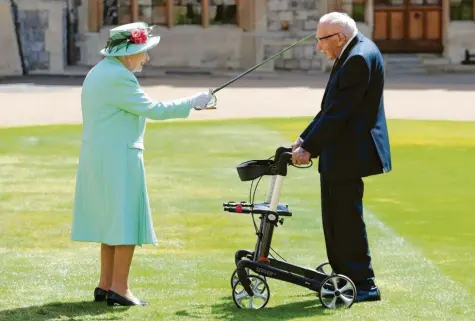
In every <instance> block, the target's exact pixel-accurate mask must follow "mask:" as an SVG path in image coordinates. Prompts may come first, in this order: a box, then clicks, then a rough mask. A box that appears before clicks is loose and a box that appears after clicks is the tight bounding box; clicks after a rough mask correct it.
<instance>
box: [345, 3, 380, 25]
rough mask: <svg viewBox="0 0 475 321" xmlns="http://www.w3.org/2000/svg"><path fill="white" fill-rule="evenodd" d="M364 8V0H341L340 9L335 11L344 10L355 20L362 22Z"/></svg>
mask: <svg viewBox="0 0 475 321" xmlns="http://www.w3.org/2000/svg"><path fill="white" fill-rule="evenodd" d="M376 2H377V0H376ZM365 9H366V1H365V0H343V1H342V3H341V9H340V10H337V11H342V12H346V13H347V14H348V15H349V16H351V17H352V18H353V19H354V20H355V21H356V22H364V21H365V20H364V14H365Z"/></svg>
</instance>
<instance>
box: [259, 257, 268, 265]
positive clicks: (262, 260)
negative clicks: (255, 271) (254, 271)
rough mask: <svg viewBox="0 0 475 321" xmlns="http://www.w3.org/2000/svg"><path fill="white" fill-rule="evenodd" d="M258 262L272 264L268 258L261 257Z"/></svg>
mask: <svg viewBox="0 0 475 321" xmlns="http://www.w3.org/2000/svg"><path fill="white" fill-rule="evenodd" d="M258 261H259V262H262V263H269V262H270V261H269V259H268V258H266V257H265V256H261V257H260V258H259V260H258Z"/></svg>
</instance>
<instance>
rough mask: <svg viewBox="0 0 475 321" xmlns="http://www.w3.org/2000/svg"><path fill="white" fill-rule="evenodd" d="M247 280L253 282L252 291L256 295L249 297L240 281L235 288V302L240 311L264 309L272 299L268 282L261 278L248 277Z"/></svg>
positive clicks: (255, 276)
mask: <svg viewBox="0 0 475 321" xmlns="http://www.w3.org/2000/svg"><path fill="white" fill-rule="evenodd" d="M247 278H248V279H249V281H251V289H252V292H253V293H254V295H253V296H249V294H247V292H246V290H244V286H243V285H242V284H241V281H238V282H237V283H236V284H234V286H233V301H234V303H235V304H236V306H237V307H238V308H240V309H256V310H257V309H262V308H264V307H265V306H266V305H267V303H268V302H269V299H270V290H269V286H268V285H267V282H266V281H265V280H264V279H263V278H262V277H260V276H257V275H248V276H247Z"/></svg>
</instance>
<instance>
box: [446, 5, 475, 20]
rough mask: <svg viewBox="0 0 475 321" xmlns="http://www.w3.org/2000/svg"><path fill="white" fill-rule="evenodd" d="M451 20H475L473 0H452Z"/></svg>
mask: <svg viewBox="0 0 475 321" xmlns="http://www.w3.org/2000/svg"><path fill="white" fill-rule="evenodd" d="M450 20H473V0H451V1H450Z"/></svg>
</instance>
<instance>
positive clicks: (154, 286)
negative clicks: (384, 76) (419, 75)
mask: <svg viewBox="0 0 475 321" xmlns="http://www.w3.org/2000/svg"><path fill="white" fill-rule="evenodd" d="M307 122H308V119H304V118H296V119H286V120H285V121H284V120H278V119H272V120H240V121H236V120H233V121H214V122H191V121H184V122H161V123H151V124H149V125H148V129H147V134H146V141H145V145H146V151H145V163H146V164H145V165H146V170H147V182H148V186H149V193H150V197H151V206H152V211H153V213H154V222H155V227H156V231H157V236H158V238H159V241H160V245H159V246H158V247H152V246H146V247H143V248H139V249H137V252H136V253H137V254H136V257H135V259H134V262H133V267H132V275H131V277H132V280H131V281H132V282H131V285H132V289H133V291H134V292H135V294H136V295H138V296H139V297H140V298H142V299H144V300H146V301H148V302H150V304H151V305H150V306H149V307H146V308H142V307H140V308H137V307H135V308H131V309H127V308H119V307H115V308H109V307H107V306H106V305H105V304H94V303H91V302H90V301H91V299H92V291H93V289H94V287H95V286H96V283H97V279H98V269H99V261H98V258H99V250H98V246H97V245H96V244H85V243H72V242H70V240H69V232H70V223H71V208H72V202H73V193H74V181H75V169H76V166H77V156H78V152H79V147H80V127H78V126H54V127H49V126H48V127H31V128H11V129H0V135H1V136H0V137H2V139H1V140H0V165H1V166H0V191H1V193H0V200H1V201H0V220H1V221H0V222H1V223H0V264H1V267H2V269H1V270H2V273H1V274H0V295H1V299H0V320H2V321H3V320H8V321H13V320H15V321H17V320H32V321H33V320H197V319H201V320H266V321H267V320H320V319H322V320H323V319H325V320H343V319H345V320H470V318H471V317H473V315H474V313H475V307H474V304H475V300H474V299H473V298H472V297H473V295H474V294H475V281H474V279H473V277H472V275H473V271H474V270H475V259H474V255H473V254H474V239H475V232H474V228H475V220H474V212H473V209H474V203H475V202H474V200H475V196H474V194H473V191H474V187H475V186H474V185H475V183H474V179H473V178H474V177H475V166H474V165H473V164H474V160H475V126H474V124H473V123H449V122H420V121H391V122H390V124H389V125H390V131H391V141H392V152H393V166H394V171H393V172H392V173H390V174H389V175H384V176H378V177H372V178H368V179H366V181H365V182H366V187H365V189H366V194H365V207H366V209H367V212H366V213H365V216H366V220H367V223H368V230H369V237H370V242H371V248H372V251H373V259H374V266H375V269H376V273H377V282H378V284H379V285H380V286H381V289H382V294H383V301H381V302H377V303H368V304H357V305H354V306H353V307H352V308H351V309H350V310H348V311H330V310H326V309H322V308H321V306H320V303H319V301H318V299H317V298H316V297H315V295H314V294H312V293H311V292H310V291H308V290H306V289H304V288H300V287H297V286H294V285H290V284H286V283H283V282H280V281H277V280H270V281H269V286H270V290H271V298H270V302H269V304H268V306H267V307H266V308H265V309H263V310H259V311H245V310H239V309H237V308H236V307H235V305H234V303H233V302H232V298H231V289H230V286H229V278H230V276H231V273H232V271H233V270H234V266H233V259H234V253H235V251H236V250H238V249H252V248H253V246H254V242H255V235H254V233H253V225H252V221H251V217H249V216H239V215H232V214H229V213H227V212H223V211H222V202H223V201H229V200H236V201H240V200H247V199H248V193H249V187H250V183H248V182H241V181H239V178H238V175H237V173H236V170H235V166H236V165H237V164H239V163H240V162H242V161H245V160H248V159H256V158H268V157H269V156H271V155H272V154H273V151H274V150H275V148H276V147H277V146H279V145H283V144H288V143H289V142H291V141H292V140H294V139H295V137H296V135H297V134H298V133H299V132H300V131H301V130H302V128H303V127H304V126H305V124H306V123H307ZM444 129H445V130H446V131H445V132H444V133H443V132H442V130H444ZM267 182H268V180H267V178H266V179H263V180H262V181H261V183H260V185H259V190H258V192H257V194H256V199H257V200H262V199H263V198H264V197H265V194H266V190H267ZM281 201H282V202H285V203H288V204H289V205H290V208H291V209H292V211H293V212H294V216H293V217H292V218H290V219H287V220H286V221H285V223H284V225H283V226H282V227H279V228H278V229H277V230H276V232H275V236H274V239H273V248H274V249H276V250H277V251H278V252H279V254H281V255H282V256H284V258H285V259H287V260H290V261H291V262H293V263H296V264H300V265H304V266H309V267H314V266H316V265H317V264H319V263H322V262H324V261H325V260H326V259H325V251H324V243H323V234H322V230H321V222H320V210H319V204H320V199H319V180H318V173H317V172H316V166H315V167H314V168H311V169H295V168H290V170H289V176H288V177H287V178H286V180H285V182H284V186H283V190H282V196H281Z"/></svg>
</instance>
